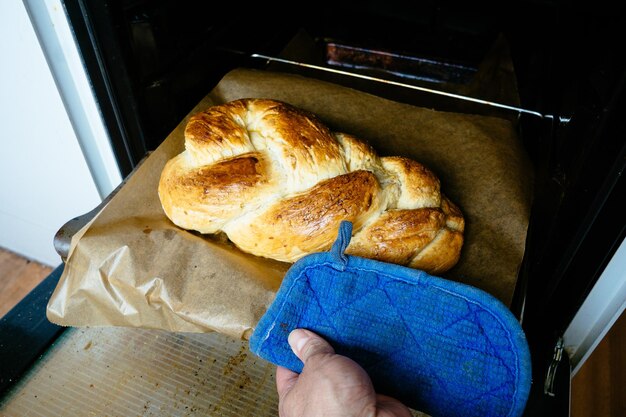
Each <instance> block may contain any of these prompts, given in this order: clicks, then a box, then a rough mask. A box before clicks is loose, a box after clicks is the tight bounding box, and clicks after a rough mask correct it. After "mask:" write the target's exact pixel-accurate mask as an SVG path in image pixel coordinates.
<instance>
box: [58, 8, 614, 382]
mask: <svg viewBox="0 0 626 417" xmlns="http://www.w3.org/2000/svg"><path fill="white" fill-rule="evenodd" d="M64 4H65V7H66V11H67V13H68V16H69V18H70V21H71V24H72V26H73V28H74V31H75V35H76V38H77V41H78V43H79V47H80V49H81V52H82V55H83V58H84V60H85V66H86V68H87V70H88V73H89V75H90V77H91V81H92V85H93V87H94V90H95V92H96V95H97V97H98V99H99V102H100V106H101V109H102V114H103V118H104V120H105V123H106V125H107V127H108V130H109V134H110V136H111V140H112V143H113V145H114V148H115V152H116V155H117V158H118V162H119V164H120V167H121V169H122V171H123V173H124V174H128V173H129V172H130V171H131V170H132V168H133V166H135V165H136V164H137V162H138V161H139V160H141V159H142V158H143V157H144V156H145V154H146V153H147V152H148V151H150V150H153V149H155V148H156V147H157V146H158V145H159V143H160V142H161V141H162V140H163V139H164V138H165V137H166V136H167V135H168V134H169V132H170V131H171V130H172V129H173V128H174V127H175V126H176V125H177V124H178V123H179V122H180V121H181V120H182V118H183V117H184V116H185V115H186V114H187V113H188V112H189V110H190V109H191V108H192V107H193V106H194V105H195V104H196V103H197V102H198V101H199V100H200V99H201V98H202V97H203V96H204V95H205V94H206V93H207V92H208V91H210V89H211V88H212V87H213V86H214V85H215V84H216V83H217V82H218V81H219V80H220V78H221V77H222V76H223V75H224V74H225V73H226V72H228V71H229V70H231V69H233V68H235V67H238V66H245V67H252V68H265V67H266V65H267V62H266V61H265V60H261V59H254V58H251V57H250V55H251V54H252V53H257V54H263V55H268V56H282V57H289V58H290V59H296V58H297V59H298V60H302V61H305V62H309V63H314V64H316V65H321V66H326V67H329V66H332V65H333V63H332V62H331V60H329V55H328V53H329V50H328V45H329V44H331V43H332V45H333V48H334V49H333V50H332V51H333V52H334V53H337V54H338V53H344V55H342V57H343V59H346V60H350V59H353V60H354V59H363V57H361V56H359V55H358V54H355V53H354V51H357V50H360V49H358V48H363V49H367V50H370V51H372V50H374V51H389V52H392V53H394V54H397V56H398V59H397V60H395V61H393V65H395V67H394V68H393V71H389V67H384V66H381V65H379V64H380V62H379V61H378V60H377V58H376V57H374V58H372V56H371V55H369V56H367V57H366V58H365V61H363V60H361V61H358V62H353V61H349V62H346V61H342V62H341V65H343V66H342V67H341V69H346V67H347V66H348V67H349V66H350V63H352V64H353V65H352V68H349V69H350V70H352V71H355V72H360V73H364V74H369V75H373V76H377V77H381V78H387V79H392V80H400V81H402V82H405V83H409V84H414V85H420V86H427V87H429V88H435V89H440V90H445V91H452V92H468V91H469V92H470V93H471V94H476V95H478V96H481V95H483V96H482V97H480V98H485V99H488V100H493V101H498V102H504V103H505V104H509V105H512V106H514V107H521V108H524V109H530V110H533V111H536V112H538V113H540V114H542V115H543V116H544V117H536V116H533V115H528V114H521V115H520V114H517V113H515V112H506V114H502V117H508V118H509V119H510V120H512V121H514V122H515V123H516V126H517V127H518V128H519V133H520V138H521V140H522V141H523V143H524V145H525V147H526V149H527V151H528V153H529V155H530V157H531V159H532V161H533V164H534V168H535V197H534V203H533V212H532V216H531V225H530V229H529V235H528V239H527V242H528V247H527V251H526V258H525V260H524V264H523V267H522V270H521V272H520V277H519V280H518V288H517V290H516V296H515V302H514V305H513V306H512V309H513V310H514V312H515V313H516V314H517V315H518V316H520V317H523V325H524V327H525V329H526V331H527V333H528V337H529V341H530V342H531V349H533V356H534V358H535V359H536V360H535V361H534V363H535V365H536V366H537V367H538V369H540V371H538V372H541V370H542V369H545V368H547V361H549V359H550V358H551V349H552V346H553V345H554V343H555V340H556V338H558V336H559V335H560V334H562V332H563V330H564V328H565V326H566V325H567V323H569V321H570V320H571V318H572V317H573V315H574V313H575V311H576V309H577V308H578V307H579V306H580V304H581V303H582V300H583V299H584V297H585V296H586V295H587V293H588V292H589V291H590V289H591V286H592V285H593V283H594V282H595V281H596V280H597V278H598V276H599V274H600V273H601V271H602V269H603V267H604V266H605V265H606V262H607V261H608V259H609V258H610V256H611V255H612V253H613V252H614V251H615V249H616V245H617V244H619V242H621V240H622V239H623V238H624V221H623V220H621V217H620V213H623V212H624V208H625V207H624V203H623V202H622V201H621V200H622V199H621V198H619V196H621V195H623V194H624V184H623V183H624V180H623V179H622V178H623V177H622V175H621V173H622V171H623V169H624V164H625V162H624V160H625V158H624V156H625V147H624V140H623V138H624V133H625V132H624V130H625V128H624V122H623V117H622V116H621V115H623V114H624V110H625V102H624V81H625V79H624V73H625V71H624V70H625V68H626V65H625V62H624V54H623V47H622V46H621V45H620V41H621V39H623V38H624V33H623V32H624V28H625V27H626V24H625V22H624V18H623V17H622V14H621V13H617V11H616V10H613V9H611V6H608V5H603V4H601V3H594V4H593V5H592V6H586V7H585V8H582V7H579V6H576V5H574V4H570V3H569V2H565V1H514V2H484V1H482V2H481V1H479V2H453V1H434V0H433V1H413V2H401V1H397V0H386V1H380V2H375V1H368V2H359V1H334V2H330V1H318V2H314V3H306V4H305V3H302V4H298V5H297V7H296V6H295V4H294V3H287V4H280V3H272V5H268V4H267V3H260V2H257V3H256V4H252V5H244V4H238V3H237V4H236V3H232V4H221V5H220V6H219V7H217V8H216V6H215V5H214V4H213V3H212V2H195V1H191V0H178V1H176V2H172V1H165V0H154V1H147V0H123V1H122V0H116V1H109V2H99V1H88V0H65V1H64ZM329 40H330V41H329ZM502 42H504V43H502ZM302 45H308V46H307V48H304V47H302ZM320 45H322V46H323V47H321V48H320ZM336 45H344V46H345V45H348V47H349V48H348V49H346V48H345V47H344V46H341V48H343V49H341V48H340V49H337V47H336ZM494 45H504V49H503V51H504V53H505V55H506V57H507V59H509V60H510V63H511V66H512V68H513V72H510V73H509V74H508V76H509V78H506V77H504V78H498V80H500V81H501V80H507V81H509V84H510V85H512V86H513V88H510V87H507V88H504V87H502V88H501V85H500V84H497V83H493V82H492V83H487V84H488V85H487V87H489V88H487V89H486V90H484V91H483V90H472V89H471V80H472V77H473V76H474V74H477V73H478V72H479V71H480V70H481V68H484V62H485V57H486V56H488V55H489V54H490V53H491V52H492V51H494ZM324 48H326V49H324ZM350 48H352V49H350ZM346 50H348V51H352V54H345V51H346ZM405 56H410V57H413V58H416V60H415V59H414V60H412V61H407V60H405V59H404V58H403V57H405ZM415 62H417V63H418V64H415ZM280 69H281V70H289V71H291V70H294V71H295V69H294V68H291V67H289V66H286V67H285V66H283V67H280ZM306 75H309V76H319V77H321V78H323V77H325V75H323V74H322V73H320V72H315V71H308V72H306ZM511 76H512V78H511ZM331 80H333V81H334V80H336V79H331ZM337 80H339V81H341V82H345V83H346V84H347V85H349V86H354V87H356V88H362V89H365V90H366V91H371V92H374V93H376V94H381V95H384V96H387V97H388V98H392V99H395V100H399V101H405V102H408V103H411V104H416V105H424V104H428V102H426V101H425V100H435V98H434V97H432V96H425V95H424V94H421V95H411V94H407V93H406V89H404V90H402V89H394V88H391V87H390V88H386V89H381V88H380V87H372V85H370V84H367V85H366V84H358V83H356V84H350V83H351V82H353V81H350V80H346V79H345V78H341V79H337ZM503 85H504V84H503ZM505 90H506V91H505ZM455 105H456V104H455V103H450V102H437V108H441V109H443V110H449V109H451V110H455V111H457V110H459V111H465V110H467V109H464V108H456V107H454V106H455ZM467 111H478V110H477V109H476V108H470V109H469V110H467Z"/></svg>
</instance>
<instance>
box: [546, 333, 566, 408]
mask: <svg viewBox="0 0 626 417" xmlns="http://www.w3.org/2000/svg"><path fill="white" fill-rule="evenodd" d="M561 359H563V336H560V337H559V340H557V341H556V345H554V353H553V354H552V361H551V362H550V366H549V367H548V372H547V373H546V380H545V382H544V384H543V393H544V394H546V395H549V396H550V397H554V396H555V393H554V380H555V377H556V370H557V368H558V367H559V364H560V363H561Z"/></svg>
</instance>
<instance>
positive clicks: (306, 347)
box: [288, 329, 335, 364]
mask: <svg viewBox="0 0 626 417" xmlns="http://www.w3.org/2000/svg"><path fill="white" fill-rule="evenodd" d="M288 340H289V346H291V350H293V353H295V354H296V356H297V357H298V358H299V359H300V360H301V361H302V362H303V363H305V364H306V362H307V360H309V359H310V358H311V357H312V356H315V355H319V354H333V353H335V349H333V347H332V346H331V345H330V344H329V343H328V342H327V341H326V340H324V339H322V338H321V337H320V336H318V335H317V334H315V333H313V332H312V331H310V330H305V329H295V330H293V331H292V332H291V333H289V339H288Z"/></svg>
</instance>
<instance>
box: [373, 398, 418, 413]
mask: <svg viewBox="0 0 626 417" xmlns="http://www.w3.org/2000/svg"><path fill="white" fill-rule="evenodd" d="M376 409H377V410H378V413H377V414H376V417H411V416H412V414H411V411H409V409H408V408H407V407H406V406H405V405H404V404H402V403H401V402H400V401H398V400H396V399H395V398H391V397H388V396H386V395H382V394H377V395H376Z"/></svg>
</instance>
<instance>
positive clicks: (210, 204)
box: [158, 99, 464, 273]
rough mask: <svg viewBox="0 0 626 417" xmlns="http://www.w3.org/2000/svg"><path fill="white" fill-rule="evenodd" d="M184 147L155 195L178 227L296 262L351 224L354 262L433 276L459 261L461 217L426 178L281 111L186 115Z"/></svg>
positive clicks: (229, 107)
mask: <svg viewBox="0 0 626 417" xmlns="http://www.w3.org/2000/svg"><path fill="white" fill-rule="evenodd" d="M185 148H186V149H185V151H184V152H183V153H181V154H180V155H178V156H176V157H174V158H172V159H171V160H170V161H169V162H168V163H167V164H166V166H165V167H164V169H163V172H162V174H161V179H160V182H159V190H158V192H159V197H160V199H161V203H162V205H163V209H164V211H165V213H166V215H167V216H168V217H169V218H170V219H171V220H172V221H173V222H174V223H175V224H177V225H178V226H180V227H183V228H186V229H193V230H198V231H200V232H202V233H217V232H219V231H224V232H225V233H226V234H227V235H228V237H229V239H230V240H231V241H232V242H234V243H235V244H236V245H237V246H238V247H239V248H241V249H242V250H243V251H246V252H249V253H252V254H255V255H258V256H265V257H269V258H273V259H278V260H281V261H287V262H293V261H296V260H297V259H299V258H301V257H302V256H304V255H307V254H309V253H312V252H318V251H323V250H328V249H329V248H330V246H331V244H332V242H333V240H334V238H335V237H336V234H337V229H338V226H339V223H340V222H341V220H349V221H351V222H352V223H353V234H354V236H353V238H352V241H351V244H350V246H349V247H348V250H347V252H348V253H350V254H354V255H359V256H363V257H367V258H372V259H378V260H382V261H386V262H392V263H397V264H401V265H408V266H411V267H414V268H418V269H424V270H426V271H427V272H430V273H442V272H445V271H446V270H447V269H449V268H451V267H452V266H454V264H455V263H456V262H457V261H458V259H459V256H460V251H461V247H462V244H463V229H464V219H463V214H462V213H461V211H460V210H459V208H458V207H457V206H455V205H454V204H453V203H452V202H451V201H450V200H449V199H448V198H446V197H445V196H443V195H442V194H441V191H440V182H439V179H438V178H437V176H436V175H435V174H434V173H433V172H432V171H430V170H429V169H428V168H426V167H425V166H424V165H422V164H420V163H418V162H416V161H413V160H410V159H407V158H403V157H384V158H380V157H379V156H378V155H377V154H376V152H375V151H374V150H373V148H372V147H371V146H369V145H368V144H366V143H365V142H363V141H361V140H359V139H358V138H355V137H354V136H351V135H348V134H344V133H337V132H331V131H330V130H329V129H328V128H327V127H326V126H325V125H324V124H323V123H322V122H321V121H320V120H319V119H317V117H315V116H314V115H312V114H310V113H308V112H305V111H303V110H300V109H298V108H295V107H293V106H291V105H289V104H286V103H283V102H280V101H275V100H267V99H241V100H235V101H232V102H229V103H226V104H223V105H219V106H214V107H211V108H209V109H207V110H206V111H203V112H201V113H198V114H196V115H194V116H192V117H191V118H190V120H189V122H188V124H187V127H186V129H185Z"/></svg>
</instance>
